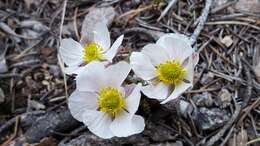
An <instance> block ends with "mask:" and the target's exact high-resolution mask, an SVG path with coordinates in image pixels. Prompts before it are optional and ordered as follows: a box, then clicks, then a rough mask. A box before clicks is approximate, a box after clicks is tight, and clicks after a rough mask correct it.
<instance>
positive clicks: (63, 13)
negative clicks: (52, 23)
mask: <svg viewBox="0 0 260 146" xmlns="http://www.w3.org/2000/svg"><path fill="white" fill-rule="evenodd" d="M67 1H68V0H65V1H64V4H63V10H62V16H61V24H60V34H59V43H60V42H61V40H62V38H61V35H62V28H63V23H64V18H65V12H66V6H67ZM58 49H59V47H58ZM58 52H59V51H58ZM58 62H59V65H60V67H61V71H62V74H63V81H64V88H65V96H66V97H68V91H67V89H68V86H67V81H66V75H65V72H64V68H65V67H64V62H63V61H62V58H61V55H60V54H59V53H58Z"/></svg>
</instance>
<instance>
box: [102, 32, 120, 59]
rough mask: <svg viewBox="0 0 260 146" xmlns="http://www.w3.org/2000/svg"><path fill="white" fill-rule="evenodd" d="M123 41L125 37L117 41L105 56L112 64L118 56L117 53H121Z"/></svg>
mask: <svg viewBox="0 0 260 146" xmlns="http://www.w3.org/2000/svg"><path fill="white" fill-rule="evenodd" d="M123 39H124V35H121V36H120V37H119V38H117V39H116V41H115V42H114V44H113V45H112V46H111V48H110V49H109V50H107V52H105V53H104V54H103V55H104V58H105V59H107V60H108V61H109V62H112V60H113V58H114V57H115V56H116V54H117V52H118V51H119V47H120V45H121V44H122V42H123Z"/></svg>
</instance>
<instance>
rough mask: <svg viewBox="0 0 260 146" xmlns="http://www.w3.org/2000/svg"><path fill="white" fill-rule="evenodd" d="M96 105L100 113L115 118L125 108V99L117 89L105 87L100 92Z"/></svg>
mask: <svg viewBox="0 0 260 146" xmlns="http://www.w3.org/2000/svg"><path fill="white" fill-rule="evenodd" d="M98 105H99V109H100V111H102V112H105V113H108V114H110V115H111V116H112V117H115V116H116V115H118V114H119V112H120V111H122V110H123V109H124V108H125V99H124V98H123V95H122V93H121V92H120V91H119V90H118V89H116V88H113V87H107V88H103V89H101V90H100V92H99V97H98Z"/></svg>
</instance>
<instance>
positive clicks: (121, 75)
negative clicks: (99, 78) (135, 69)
mask: <svg viewBox="0 0 260 146" xmlns="http://www.w3.org/2000/svg"><path fill="white" fill-rule="evenodd" d="M130 70H131V67H130V65H129V64H128V63H126V62H124V61H121V62H118V63H117V64H114V65H110V66H109V67H107V68H106V73H105V74H106V79H107V84H108V85H110V86H112V87H120V86H121V84H122V83H123V82H124V80H125V79H126V77H127V75H128V74H129V72H130Z"/></svg>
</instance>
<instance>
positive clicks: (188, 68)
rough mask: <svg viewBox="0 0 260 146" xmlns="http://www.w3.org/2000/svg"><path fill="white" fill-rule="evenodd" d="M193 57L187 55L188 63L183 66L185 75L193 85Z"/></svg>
mask: <svg viewBox="0 0 260 146" xmlns="http://www.w3.org/2000/svg"><path fill="white" fill-rule="evenodd" d="M194 62H195V60H194V58H193V56H190V57H189V60H188V64H187V65H186V66H185V67H184V68H185V70H186V71H187V75H186V77H185V79H186V80H188V81H189V82H190V83H191V84H192V85H193V76H194Z"/></svg>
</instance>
